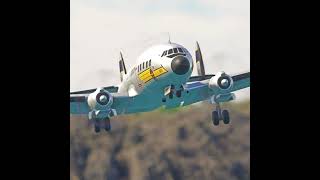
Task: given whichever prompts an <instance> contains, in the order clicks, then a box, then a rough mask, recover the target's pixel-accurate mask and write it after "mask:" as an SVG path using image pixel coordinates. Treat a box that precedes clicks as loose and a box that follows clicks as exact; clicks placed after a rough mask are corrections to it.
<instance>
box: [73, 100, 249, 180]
mask: <svg viewBox="0 0 320 180" xmlns="http://www.w3.org/2000/svg"><path fill="white" fill-rule="evenodd" d="M223 107H226V108H228V109H229V111H230V118H231V123H230V124H229V125H224V124H223V123H222V121H221V123H220V125H219V126H218V127H215V126H213V124H212V121H211V111H212V109H213V106H212V105H207V104H198V105H193V106H188V107H184V108H180V109H178V110H170V111H165V110H156V111H154V112H150V113H141V114H136V115H130V116H118V117H115V118H113V119H112V120H111V124H112V131H111V132H110V133H107V132H102V133H100V134H95V133H94V131H93V127H92V126H89V125H88V122H87V119H86V118H85V117H83V118H74V117H73V118H71V119H70V121H71V123H70V124H71V129H70V179H71V180H76V179H79V180H96V179H97V180H106V179H107V180H113V179H116V180H125V179H130V180H141V179H150V180H158V179H159V180H160V179H161V180H162V179H169V180H170V179H175V180H180V179H181V180H187V179H201V180H205V179H210V180H215V179H217V180H219V179H227V180H234V179H250V102H244V103H241V104H226V105H224V106H223Z"/></svg>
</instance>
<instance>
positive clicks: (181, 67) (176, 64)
mask: <svg viewBox="0 0 320 180" xmlns="http://www.w3.org/2000/svg"><path fill="white" fill-rule="evenodd" d="M171 69H172V71H173V72H174V73H176V74H178V75H183V74H186V73H187V72H188V71H189V69H190V63H189V60H188V59H187V58H186V57H184V56H176V57H175V58H174V59H173V60H172V61H171Z"/></svg>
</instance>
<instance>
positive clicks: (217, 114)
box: [212, 103, 230, 126]
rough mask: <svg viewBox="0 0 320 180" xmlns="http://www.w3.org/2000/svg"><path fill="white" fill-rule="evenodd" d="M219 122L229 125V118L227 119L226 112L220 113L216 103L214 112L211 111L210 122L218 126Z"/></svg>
mask: <svg viewBox="0 0 320 180" xmlns="http://www.w3.org/2000/svg"><path fill="white" fill-rule="evenodd" d="M220 120H223V123H224V124H229V123H230V117H229V112H228V110H223V111H221V107H220V104H219V103H217V104H216V110H215V111H212V122H213V125H215V126H218V125H219V121H220Z"/></svg>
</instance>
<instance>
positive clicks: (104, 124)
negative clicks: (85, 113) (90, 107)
mask: <svg viewBox="0 0 320 180" xmlns="http://www.w3.org/2000/svg"><path fill="white" fill-rule="evenodd" d="M90 121H91V122H92V123H93V124H94V131H95V132H96V133H99V132H100V129H101V128H104V129H105V130H106V131H110V130H111V123H110V118H109V117H105V118H97V117H96V116H95V114H94V113H93V112H90V113H89V122H90Z"/></svg>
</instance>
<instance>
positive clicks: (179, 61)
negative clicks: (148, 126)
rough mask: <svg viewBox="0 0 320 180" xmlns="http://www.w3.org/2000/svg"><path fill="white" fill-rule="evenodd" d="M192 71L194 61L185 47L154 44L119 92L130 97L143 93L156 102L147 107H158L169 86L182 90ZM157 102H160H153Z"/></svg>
mask: <svg viewBox="0 0 320 180" xmlns="http://www.w3.org/2000/svg"><path fill="white" fill-rule="evenodd" d="M192 70H193V60H192V56H191V54H190V53H189V52H188V50H187V49H186V48H184V47H183V46H181V45H179V44H175V43H167V44H160V45H156V46H152V47H151V48H149V49H147V50H146V51H145V52H143V53H142V54H141V55H140V56H139V57H138V59H137V64H136V65H135V66H134V67H132V68H131V69H130V70H129V71H128V73H127V74H126V75H125V77H124V79H123V82H122V83H121V84H120V85H119V90H118V92H119V93H127V94H128V95H129V96H137V97H138V96H143V97H144V98H143V99H148V98H149V99H150V98H151V99H152V100H153V102H152V103H150V104H154V105H153V106H152V107H149V108H147V107H146V106H144V107H146V110H150V109H154V108H157V107H159V106H161V105H163V103H162V102H161V100H162V99H163V98H164V97H165V96H164V91H165V89H166V88H167V87H169V86H174V88H175V89H177V90H178V89H181V88H182V86H183V85H184V84H185V83H186V82H187V81H188V79H189V77H190V76H191V73H192ZM154 101H157V102H159V103H154Z"/></svg>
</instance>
